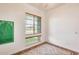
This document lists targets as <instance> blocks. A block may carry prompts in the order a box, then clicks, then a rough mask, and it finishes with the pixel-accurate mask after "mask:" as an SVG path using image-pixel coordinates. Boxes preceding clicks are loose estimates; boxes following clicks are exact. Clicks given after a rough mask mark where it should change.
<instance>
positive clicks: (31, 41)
mask: <svg viewBox="0 0 79 59" xmlns="http://www.w3.org/2000/svg"><path fill="white" fill-rule="evenodd" d="M39 39H40V37H39V36H36V37H29V38H26V44H27V45H29V44H33V43H36V42H39Z"/></svg>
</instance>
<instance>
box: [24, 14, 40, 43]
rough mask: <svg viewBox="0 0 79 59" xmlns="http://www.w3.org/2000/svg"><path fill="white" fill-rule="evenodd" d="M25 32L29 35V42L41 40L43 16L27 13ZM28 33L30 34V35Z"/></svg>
mask: <svg viewBox="0 0 79 59" xmlns="http://www.w3.org/2000/svg"><path fill="white" fill-rule="evenodd" d="M25 34H26V35H27V37H26V43H27V44H33V43H36V42H39V41H40V37H41V17H39V16H36V15H32V14H28V13H26V19H25ZM37 34H40V35H37ZM28 35H30V36H29V37H28Z"/></svg>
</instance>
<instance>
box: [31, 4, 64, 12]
mask: <svg viewBox="0 0 79 59" xmlns="http://www.w3.org/2000/svg"><path fill="white" fill-rule="evenodd" d="M30 5H32V6H34V7H36V8H38V9H42V10H44V11H49V10H51V9H54V8H57V7H59V6H61V5H63V4H62V3H30Z"/></svg>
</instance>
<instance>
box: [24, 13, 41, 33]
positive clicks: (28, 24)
mask: <svg viewBox="0 0 79 59" xmlns="http://www.w3.org/2000/svg"><path fill="white" fill-rule="evenodd" d="M26 14H29V15H32V16H33V33H32V34H26V35H35V34H40V33H41V32H42V23H41V22H42V21H41V19H42V17H41V16H37V15H34V14H30V13H26ZM35 17H40V32H39V33H35V20H34V19H35ZM28 20H29V19H28ZM25 25H29V24H25ZM25 30H26V27H25Z"/></svg>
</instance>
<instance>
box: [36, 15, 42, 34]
mask: <svg viewBox="0 0 79 59" xmlns="http://www.w3.org/2000/svg"><path fill="white" fill-rule="evenodd" d="M40 32H41V18H40V17H37V16H36V17H35V33H40Z"/></svg>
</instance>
